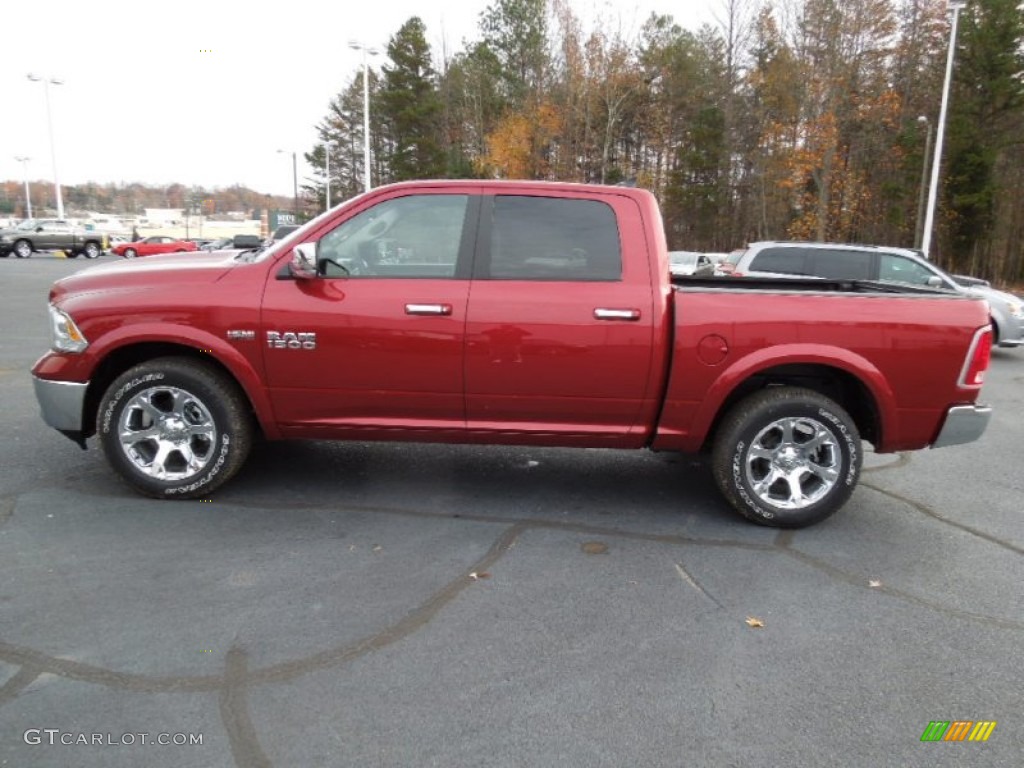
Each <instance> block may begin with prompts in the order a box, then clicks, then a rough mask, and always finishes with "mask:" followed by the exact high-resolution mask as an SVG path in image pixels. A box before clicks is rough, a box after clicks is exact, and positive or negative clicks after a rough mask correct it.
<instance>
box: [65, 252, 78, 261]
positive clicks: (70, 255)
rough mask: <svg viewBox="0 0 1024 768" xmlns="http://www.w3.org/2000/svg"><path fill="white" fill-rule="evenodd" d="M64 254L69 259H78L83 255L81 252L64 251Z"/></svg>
mask: <svg viewBox="0 0 1024 768" xmlns="http://www.w3.org/2000/svg"><path fill="white" fill-rule="evenodd" d="M63 253H64V254H66V255H67V257H68V258H69V259H77V258H78V257H79V256H80V255H81V254H82V252H81V251H64V252H63Z"/></svg>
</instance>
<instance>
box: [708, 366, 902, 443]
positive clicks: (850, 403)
mask: <svg viewBox="0 0 1024 768" xmlns="http://www.w3.org/2000/svg"><path fill="white" fill-rule="evenodd" d="M786 386H792V387H801V388H803V389H809V390H812V391H814V392H817V393H818V394H821V395H824V396H825V397H827V398H829V399H830V400H832V401H834V402H835V403H836V404H837V405H839V406H841V407H842V408H843V410H845V411H846V412H847V413H849V414H850V417H851V418H852V419H853V421H854V423H855V424H856V425H857V430H858V431H859V432H860V434H861V437H862V438H864V439H865V440H867V441H868V442H869V443H871V444H872V445H875V446H877V445H879V444H880V441H881V440H882V433H883V417H882V413H881V410H880V407H879V403H878V400H877V398H876V397H875V394H874V392H872V390H871V388H870V387H868V386H867V385H866V384H865V383H864V382H863V381H862V380H861V379H860V378H858V377H857V376H855V375H854V374H853V373H851V372H850V371H848V370H845V369H843V368H840V367H837V366H834V365H827V364H823V363H786V364H783V365H775V366H771V367H767V368H764V369H762V370H758V371H756V372H754V373H751V374H750V375H749V376H747V377H746V378H745V379H743V380H742V381H741V382H740V383H739V384H738V385H737V386H735V387H734V388H733V389H732V391H731V392H729V394H728V395H727V396H726V398H725V399H724V400H723V401H722V403H721V404H720V405H719V407H718V409H717V411H716V412H715V415H714V418H713V419H712V422H711V427H710V429H708V431H707V436H706V438H705V444H704V448H705V449H707V448H708V447H709V446H710V445H711V442H712V441H713V440H714V437H715V434H716V433H717V432H718V428H719V426H720V424H721V422H722V420H723V419H724V418H725V417H726V415H727V414H728V413H729V411H731V410H732V409H733V407H734V406H735V405H736V404H737V403H739V402H740V401H742V400H744V399H746V398H747V397H749V396H750V395H752V394H753V393H755V392H759V391H761V390H763V389H769V388H772V387H786Z"/></svg>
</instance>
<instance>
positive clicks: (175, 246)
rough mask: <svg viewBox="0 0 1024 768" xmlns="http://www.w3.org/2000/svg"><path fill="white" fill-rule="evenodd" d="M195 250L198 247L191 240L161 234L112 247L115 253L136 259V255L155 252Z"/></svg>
mask: <svg viewBox="0 0 1024 768" xmlns="http://www.w3.org/2000/svg"><path fill="white" fill-rule="evenodd" d="M195 250H198V248H197V247H196V244H195V243H193V242H191V241H190V240H176V239H175V238H173V237H163V236H160V235H157V236H154V237H147V238H145V239H143V240H139V241H137V242H134V243H121V244H119V245H115V246H114V247H113V248H111V251H112V252H113V253H116V254H117V255H118V256H124V258H126V259H134V258H135V257H136V256H152V255H153V254H155V253H182V252H183V251H195Z"/></svg>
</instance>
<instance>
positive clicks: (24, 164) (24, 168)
mask: <svg viewBox="0 0 1024 768" xmlns="http://www.w3.org/2000/svg"><path fill="white" fill-rule="evenodd" d="M14 159H15V160H17V161H18V162H19V163H21V172H22V175H23V176H24V177H25V209H26V211H27V212H28V215H27V216H26V217H25V218H27V219H31V218H32V193H31V191H30V190H29V186H28V161H29V160H31V159H32V158H31V157H16V158H14Z"/></svg>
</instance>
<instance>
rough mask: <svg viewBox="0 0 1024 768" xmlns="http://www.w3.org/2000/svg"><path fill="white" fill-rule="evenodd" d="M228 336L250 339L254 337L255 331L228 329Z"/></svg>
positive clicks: (230, 337) (237, 338)
mask: <svg viewBox="0 0 1024 768" xmlns="http://www.w3.org/2000/svg"><path fill="white" fill-rule="evenodd" d="M228 338H229V339H236V340H238V341H252V340H253V339H255V338H256V331H228Z"/></svg>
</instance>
